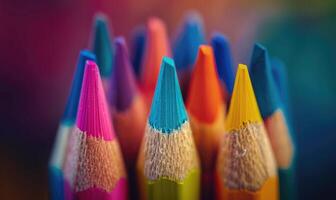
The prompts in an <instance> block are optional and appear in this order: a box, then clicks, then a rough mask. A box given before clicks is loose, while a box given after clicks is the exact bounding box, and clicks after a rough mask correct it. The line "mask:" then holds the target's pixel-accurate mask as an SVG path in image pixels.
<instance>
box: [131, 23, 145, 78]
mask: <svg viewBox="0 0 336 200" xmlns="http://www.w3.org/2000/svg"><path fill="white" fill-rule="evenodd" d="M145 44H146V28H145V27H144V26H139V27H136V29H135V30H134V32H133V34H132V40H131V46H132V48H131V49H132V50H133V51H132V52H131V53H132V64H133V68H134V72H135V75H136V77H137V78H140V72H141V63H142V59H143V55H144V51H145Z"/></svg>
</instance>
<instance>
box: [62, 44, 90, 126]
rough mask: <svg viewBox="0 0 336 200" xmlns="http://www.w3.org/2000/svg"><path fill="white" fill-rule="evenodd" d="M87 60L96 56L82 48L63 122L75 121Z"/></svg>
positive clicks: (72, 122) (71, 122)
mask: <svg viewBox="0 0 336 200" xmlns="http://www.w3.org/2000/svg"><path fill="white" fill-rule="evenodd" d="M87 60H92V61H95V60H96V57H95V55H94V54H92V53H91V52H90V51H88V50H82V51H81V52H80V54H79V59H78V62H77V67H76V71H75V75H74V78H73V80H72V86H71V91H70V95H69V97H68V102H67V104H66V108H65V111H64V113H63V116H62V123H65V124H74V123H75V120H76V116H77V109H78V103H79V96H80V91H81V88H82V81H83V76H84V69H85V63H86V61H87Z"/></svg>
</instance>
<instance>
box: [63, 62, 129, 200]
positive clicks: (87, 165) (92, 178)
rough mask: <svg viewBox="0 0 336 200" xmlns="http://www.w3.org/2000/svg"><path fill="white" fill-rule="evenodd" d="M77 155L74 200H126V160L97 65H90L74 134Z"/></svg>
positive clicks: (83, 87)
mask: <svg viewBox="0 0 336 200" xmlns="http://www.w3.org/2000/svg"><path fill="white" fill-rule="evenodd" d="M71 134H72V136H73V137H74V138H76V139H75V140H73V141H75V142H76V144H75V145H72V146H74V147H75V150H74V152H76V156H75V158H73V159H74V160H75V161H74V162H73V163H74V166H73V168H74V170H75V171H74V172H73V174H70V175H71V176H72V177H73V180H72V181H73V182H72V185H70V186H71V187H72V188H70V189H72V190H73V192H74V196H73V197H74V198H75V199H79V200H83V199H84V200H91V199H127V193H128V190H127V181H126V173H125V169H124V164H123V159H122V156H121V151H120V148H119V144H118V141H117V138H116V137H115V135H114V130H113V126H112V124H111V120H110V114H109V111H108V106H107V101H106V97H105V93H104V89H103V85H102V82H101V79H100V75H99V70H98V67H97V65H96V64H95V63H94V62H92V61H88V62H87V64H86V68H85V73H84V79H83V84H82V90H81V97H80V102H79V109H78V114H77V120H76V127H75V128H74V129H73V131H72V133H71Z"/></svg>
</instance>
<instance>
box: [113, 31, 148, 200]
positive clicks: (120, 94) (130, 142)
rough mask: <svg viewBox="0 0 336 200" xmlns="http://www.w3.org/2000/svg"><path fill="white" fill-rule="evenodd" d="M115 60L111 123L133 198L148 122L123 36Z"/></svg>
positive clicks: (116, 47)
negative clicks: (137, 160)
mask: <svg viewBox="0 0 336 200" xmlns="http://www.w3.org/2000/svg"><path fill="white" fill-rule="evenodd" d="M114 44H115V49H116V52H115V63H114V69H113V74H112V78H111V84H110V88H109V96H110V98H109V100H110V101H109V102H110V106H111V110H112V119H113V125H114V127H115V132H116V134H117V137H118V139H119V142H120V146H121V150H122V153H123V155H124V158H125V163H126V167H127V171H128V175H129V176H128V177H129V182H130V186H131V193H130V194H131V195H132V197H133V198H134V199H135V198H136V196H137V195H136V191H137V190H136V180H135V177H136V174H135V165H136V159H137V156H138V151H139V148H140V144H141V141H142V138H143V134H144V131H145V127H146V122H147V112H146V107H145V102H144V99H143V97H142V95H141V94H140V92H139V91H138V88H137V86H136V80H135V76H134V73H133V71H132V66H131V63H130V60H129V56H128V52H127V47H126V42H125V39H124V38H123V37H117V38H116V39H115V43H114Z"/></svg>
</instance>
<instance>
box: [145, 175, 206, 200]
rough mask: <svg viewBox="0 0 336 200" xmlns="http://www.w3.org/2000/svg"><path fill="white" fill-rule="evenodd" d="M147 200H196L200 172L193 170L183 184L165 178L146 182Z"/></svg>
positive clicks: (197, 197)
mask: <svg viewBox="0 0 336 200" xmlns="http://www.w3.org/2000/svg"><path fill="white" fill-rule="evenodd" d="M147 191H148V195H147V197H148V198H147V199H148V200H172V199H174V200H198V199H199V193H200V192H199V191H200V170H193V171H192V172H190V173H189V175H188V176H187V177H186V178H185V180H184V181H183V182H180V183H177V182H175V181H171V180H169V179H167V178H161V179H159V180H156V181H147Z"/></svg>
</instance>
